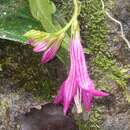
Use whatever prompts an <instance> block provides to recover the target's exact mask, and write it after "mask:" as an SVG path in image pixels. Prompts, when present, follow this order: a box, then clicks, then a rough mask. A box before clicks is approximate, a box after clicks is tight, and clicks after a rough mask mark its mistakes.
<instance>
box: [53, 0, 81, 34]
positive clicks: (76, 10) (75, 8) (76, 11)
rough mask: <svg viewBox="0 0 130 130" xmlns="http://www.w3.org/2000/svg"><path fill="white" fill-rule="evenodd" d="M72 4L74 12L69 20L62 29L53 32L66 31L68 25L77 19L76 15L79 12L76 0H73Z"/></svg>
mask: <svg viewBox="0 0 130 130" xmlns="http://www.w3.org/2000/svg"><path fill="white" fill-rule="evenodd" d="M73 4H74V13H73V16H72V18H71V20H70V22H69V23H68V24H67V25H66V26H65V27H64V28H63V29H61V30H59V31H58V32H55V34H60V33H63V32H66V31H67V30H68V29H69V27H70V26H71V25H72V23H73V22H75V20H77V16H78V14H79V8H78V0H73Z"/></svg>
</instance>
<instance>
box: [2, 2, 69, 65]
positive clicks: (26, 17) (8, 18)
mask: <svg viewBox="0 0 130 130" xmlns="http://www.w3.org/2000/svg"><path fill="white" fill-rule="evenodd" d="M44 2H45V3H46V4H43V3H44ZM30 7H31V12H32V14H31V13H30V9H29V3H28V2H27V0H5V1H0V38H2V39H8V40H12V41H18V42H21V43H25V42H26V41H27V39H26V38H25V37H24V36H23V34H24V33H25V32H27V31H29V30H31V29H35V30H43V31H47V32H55V31H56V30H58V29H60V28H61V25H63V26H64V25H65V24H66V20H65V19H63V18H62V17H61V18H60V19H62V20H60V22H59V21H58V20H57V18H56V15H57V12H58V11H56V8H55V5H54V4H53V3H50V2H49V1H48V0H44V1H43V0H36V1H35V0H33V1H32V0H31V1H30ZM34 7H35V8H34ZM44 9H45V10H44ZM45 12H46V13H45ZM55 12H56V13H55ZM54 13H55V16H54V17H53V19H52V15H53V14H54ZM32 15H33V16H34V17H32ZM35 18H36V19H35ZM62 21H64V23H63V22H62ZM41 25H42V26H41ZM67 41H68V36H66V38H65V40H64V42H63V43H64V44H62V47H61V49H60V51H59V52H58V58H59V59H60V60H61V62H63V63H64V64H65V63H67V61H68V60H67V44H66V42H67ZM64 55H66V57H65V56H64Z"/></svg>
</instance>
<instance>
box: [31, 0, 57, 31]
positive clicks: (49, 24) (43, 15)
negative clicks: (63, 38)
mask: <svg viewBox="0 0 130 130" xmlns="http://www.w3.org/2000/svg"><path fill="white" fill-rule="evenodd" d="M29 5H30V9H31V13H32V15H33V17H34V18H35V19H37V20H38V21H40V22H41V24H42V26H43V27H44V28H45V29H46V30H47V31H48V32H54V31H56V30H57V29H58V28H57V27H56V25H54V23H53V20H52V15H53V14H54V13H55V11H56V7H55V5H54V4H53V3H52V2H51V1H49V0H29Z"/></svg>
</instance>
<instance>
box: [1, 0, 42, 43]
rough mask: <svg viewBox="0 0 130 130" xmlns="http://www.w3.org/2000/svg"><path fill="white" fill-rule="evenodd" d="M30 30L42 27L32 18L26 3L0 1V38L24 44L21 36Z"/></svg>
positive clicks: (11, 0)
mask: <svg viewBox="0 0 130 130" xmlns="http://www.w3.org/2000/svg"><path fill="white" fill-rule="evenodd" d="M32 28H35V29H38V28H42V26H41V24H40V23H39V22H37V21H36V20H34V19H33V18H32V16H31V14H30V12H29V6H28V3H27V1H24V0H22V1H21V0H2V1H0V38H2V39H9V40H13V41H19V42H22V43H24V42H25V41H26V39H25V37H24V36H23V34H24V33H25V32H26V31H28V30H30V29H32Z"/></svg>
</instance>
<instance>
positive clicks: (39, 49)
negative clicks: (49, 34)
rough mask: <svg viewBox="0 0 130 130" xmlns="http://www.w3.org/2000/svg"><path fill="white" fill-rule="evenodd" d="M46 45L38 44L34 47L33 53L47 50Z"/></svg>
mask: <svg viewBox="0 0 130 130" xmlns="http://www.w3.org/2000/svg"><path fill="white" fill-rule="evenodd" d="M47 47H48V43H42V42H41V43H38V44H37V45H36V47H35V48H34V49H33V51H34V52H42V51H44V50H45V49H47Z"/></svg>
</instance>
